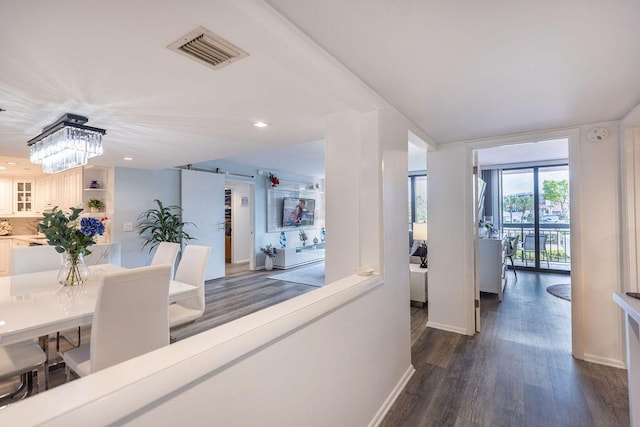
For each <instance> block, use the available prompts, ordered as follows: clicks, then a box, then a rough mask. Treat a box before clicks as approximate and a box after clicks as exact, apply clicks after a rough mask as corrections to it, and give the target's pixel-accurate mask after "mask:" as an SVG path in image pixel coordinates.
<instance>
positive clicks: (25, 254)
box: [11, 245, 63, 275]
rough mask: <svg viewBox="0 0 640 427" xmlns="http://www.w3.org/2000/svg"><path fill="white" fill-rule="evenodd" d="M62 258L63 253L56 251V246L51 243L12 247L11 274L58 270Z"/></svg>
mask: <svg viewBox="0 0 640 427" xmlns="http://www.w3.org/2000/svg"><path fill="white" fill-rule="evenodd" d="M62 260H63V258H62V254H59V253H58V252H56V248H55V247H53V246H50V245H40V246H24V247H17V248H13V249H11V274H12V275H15V274H27V273H36V272H38V271H48V270H58V269H60V266H61V265H62Z"/></svg>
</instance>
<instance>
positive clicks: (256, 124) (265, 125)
mask: <svg viewBox="0 0 640 427" xmlns="http://www.w3.org/2000/svg"><path fill="white" fill-rule="evenodd" d="M253 125H254V126H255V127H257V128H266V127H267V126H269V125H268V124H266V123H265V122H255V123H254V124H253Z"/></svg>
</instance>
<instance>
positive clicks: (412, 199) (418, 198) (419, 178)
mask: <svg viewBox="0 0 640 427" xmlns="http://www.w3.org/2000/svg"><path fill="white" fill-rule="evenodd" d="M408 182H409V245H410V246H411V245H413V233H412V227H413V223H414V222H427V175H412V176H410V177H409V181H408Z"/></svg>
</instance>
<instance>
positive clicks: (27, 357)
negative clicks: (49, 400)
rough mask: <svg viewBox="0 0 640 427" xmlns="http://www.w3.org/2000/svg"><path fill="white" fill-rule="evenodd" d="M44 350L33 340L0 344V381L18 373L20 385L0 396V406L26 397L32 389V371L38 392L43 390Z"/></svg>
mask: <svg viewBox="0 0 640 427" xmlns="http://www.w3.org/2000/svg"><path fill="white" fill-rule="evenodd" d="M46 358H47V357H46V355H45V353H44V351H42V349H41V348H40V346H39V345H38V344H37V343H36V342H35V341H31V340H30V341H23V342H19V343H15V344H9V345H5V346H0V381H3V380H5V379H7V378H10V377H13V376H16V375H20V380H21V381H20V386H19V387H18V389H17V390H14V391H12V392H10V393H7V394H5V395H3V396H0V407H2V406H5V405H6V404H8V403H11V402H13V401H14V400H15V399H17V398H21V397H27V396H29V395H31V393H32V391H33V371H35V370H37V372H38V375H37V377H36V379H37V387H38V392H42V391H44V387H45V381H44V376H45V374H44V362H45V360H46Z"/></svg>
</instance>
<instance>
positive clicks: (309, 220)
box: [282, 197, 316, 227]
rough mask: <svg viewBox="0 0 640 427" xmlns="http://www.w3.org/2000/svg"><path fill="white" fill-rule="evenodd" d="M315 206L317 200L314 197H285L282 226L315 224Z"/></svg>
mask: <svg viewBox="0 0 640 427" xmlns="http://www.w3.org/2000/svg"><path fill="white" fill-rule="evenodd" d="M315 208H316V201H315V200H314V199H301V198H298V197H285V198H284V202H283V205H282V226H283V227H291V226H293V227H299V226H301V225H313V215H314V211H315Z"/></svg>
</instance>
